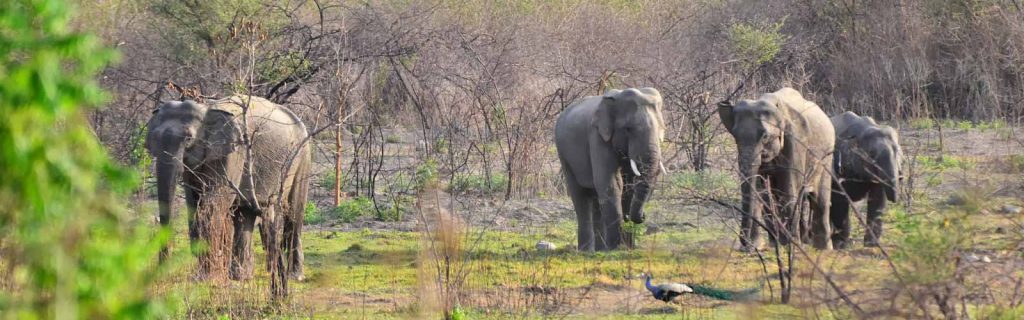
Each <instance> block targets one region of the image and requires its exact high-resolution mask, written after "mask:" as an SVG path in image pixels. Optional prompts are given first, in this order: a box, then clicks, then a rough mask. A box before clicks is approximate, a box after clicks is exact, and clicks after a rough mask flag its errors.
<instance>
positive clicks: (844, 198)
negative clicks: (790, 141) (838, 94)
mask: <svg viewBox="0 0 1024 320" xmlns="http://www.w3.org/2000/svg"><path fill="white" fill-rule="evenodd" d="M832 125H833V126H835V129H836V153H835V155H834V157H833V161H832V170H833V171H834V172H835V174H836V180H835V181H833V184H832V209H831V219H832V225H833V226H834V227H835V229H836V230H835V233H834V234H833V235H832V243H833V244H834V245H835V246H836V247H837V248H846V247H847V245H848V244H849V241H850V203H851V202H853V201H861V200H864V198H867V200H868V201H867V202H868V214H867V218H868V219H867V228H866V230H865V231H864V245H865V246H878V243H879V239H881V237H882V218H881V216H882V213H883V212H885V205H886V201H893V202H895V201H897V199H898V195H897V192H896V190H897V188H898V187H899V182H900V180H902V176H903V175H902V172H901V170H900V168H901V164H902V161H903V151H902V149H901V148H900V138H899V134H898V133H896V130H894V129H893V128H892V127H889V126H885V125H879V124H878V123H876V122H875V120H874V119H872V118H871V117H867V116H864V117H862V116H858V115H857V114H856V113H853V112H849V111H847V112H845V113H843V114H840V115H837V116H834V117H832Z"/></svg>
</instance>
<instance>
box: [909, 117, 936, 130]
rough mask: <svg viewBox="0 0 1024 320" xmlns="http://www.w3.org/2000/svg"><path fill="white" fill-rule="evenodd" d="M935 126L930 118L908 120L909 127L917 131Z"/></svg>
mask: <svg viewBox="0 0 1024 320" xmlns="http://www.w3.org/2000/svg"><path fill="white" fill-rule="evenodd" d="M934 126H935V123H934V122H933V121H932V119H931V118H914V119H910V127H911V128H914V129H917V130H926V129H931V128H932V127H934Z"/></svg>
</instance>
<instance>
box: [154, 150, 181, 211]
mask: <svg viewBox="0 0 1024 320" xmlns="http://www.w3.org/2000/svg"><path fill="white" fill-rule="evenodd" d="M177 149H180V148H177ZM172 150H174V149H171V150H164V151H162V152H160V153H159V154H157V157H156V158H157V163H156V190H157V192H156V197H157V201H158V202H159V205H160V212H159V218H160V224H161V225H163V226H165V227H166V226H169V225H170V223H171V214H172V213H173V212H174V197H175V191H176V189H177V188H176V187H177V184H178V176H179V175H180V173H181V170H182V162H181V156H182V150H177V151H176V152H173V151H172Z"/></svg>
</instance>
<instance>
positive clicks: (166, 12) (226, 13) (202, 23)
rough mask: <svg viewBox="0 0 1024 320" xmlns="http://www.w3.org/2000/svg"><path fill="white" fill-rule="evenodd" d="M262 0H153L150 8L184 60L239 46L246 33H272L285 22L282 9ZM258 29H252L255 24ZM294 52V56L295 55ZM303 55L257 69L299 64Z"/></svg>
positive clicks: (271, 70)
mask: <svg viewBox="0 0 1024 320" xmlns="http://www.w3.org/2000/svg"><path fill="white" fill-rule="evenodd" d="M266 2H267V1H265V0H210V1H194V2H193V1H177V0H155V1H153V2H151V3H150V6H149V11H150V12H152V13H153V15H154V16H155V17H156V18H157V19H154V21H155V22H157V23H159V25H158V26H159V27H160V30H161V31H162V32H161V36H163V37H164V44H165V45H169V46H173V47H172V48H170V49H171V50H173V52H174V53H175V55H176V56H177V57H178V58H179V59H180V60H181V61H183V62H186V63H188V62H194V61H198V60H199V59H203V58H205V57H207V56H209V55H211V54H215V53H216V54H226V53H229V52H231V51H233V50H237V49H238V48H241V47H242V46H241V43H242V41H243V40H244V38H247V37H248V36H246V35H245V34H246V33H252V32H256V33H260V34H264V35H266V34H274V33H276V32H277V31H278V30H280V29H281V28H283V27H284V26H285V25H286V24H287V23H288V18H287V16H285V13H284V11H283V10H276V9H274V7H273V6H271V5H270V3H266ZM257 25H258V29H255V30H254V26H257ZM294 57H295V56H293V58H294ZM303 63H306V62H305V61H303V60H302V59H289V58H287V57H286V58H284V59H280V60H279V61H276V62H275V61H268V62H266V63H261V64H260V68H258V69H259V71H260V72H267V73H268V74H277V75H278V76H280V74H279V73H276V72H275V71H277V70H279V69H280V68H279V67H284V66H288V65H291V66H292V67H301V65H302V64H303Z"/></svg>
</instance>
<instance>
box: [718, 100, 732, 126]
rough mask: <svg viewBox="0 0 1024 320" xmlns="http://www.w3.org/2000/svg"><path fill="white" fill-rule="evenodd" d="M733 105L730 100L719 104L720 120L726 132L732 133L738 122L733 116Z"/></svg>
mask: <svg viewBox="0 0 1024 320" xmlns="http://www.w3.org/2000/svg"><path fill="white" fill-rule="evenodd" d="M732 109H733V105H732V102H730V101H729V100H725V101H722V102H719V103H718V118H720V119H721V120H722V126H724V127H725V130H727V131H729V133H732V126H733V124H734V123H735V122H736V118H734V117H733V115H732Z"/></svg>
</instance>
